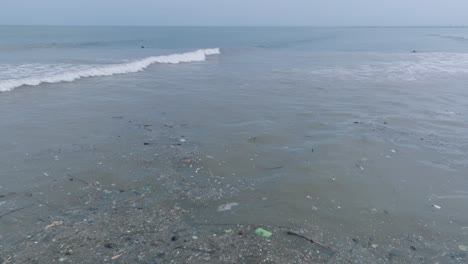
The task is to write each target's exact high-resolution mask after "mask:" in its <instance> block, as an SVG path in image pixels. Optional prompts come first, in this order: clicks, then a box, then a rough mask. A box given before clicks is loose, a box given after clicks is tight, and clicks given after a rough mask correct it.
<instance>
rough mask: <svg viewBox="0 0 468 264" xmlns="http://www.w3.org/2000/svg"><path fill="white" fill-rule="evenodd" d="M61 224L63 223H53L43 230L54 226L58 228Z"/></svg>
mask: <svg viewBox="0 0 468 264" xmlns="http://www.w3.org/2000/svg"><path fill="white" fill-rule="evenodd" d="M62 224H63V221H53V222H52V224H50V225H48V226H46V227H45V229H49V228H51V227H56V226H60V225H62Z"/></svg>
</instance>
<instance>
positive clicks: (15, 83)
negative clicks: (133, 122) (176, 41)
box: [0, 48, 221, 92]
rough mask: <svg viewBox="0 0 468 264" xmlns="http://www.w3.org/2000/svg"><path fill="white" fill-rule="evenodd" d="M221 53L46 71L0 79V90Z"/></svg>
mask: <svg viewBox="0 0 468 264" xmlns="http://www.w3.org/2000/svg"><path fill="white" fill-rule="evenodd" d="M218 54H221V50H220V49H219V48H215V49H203V50H197V51H192V52H187V53H181V54H171V55H165V56H154V57H148V58H145V59H142V60H137V61H133V62H129V63H121V64H112V65H105V66H94V67H89V68H83V67H77V69H76V70H69V71H66V72H60V73H46V74H44V75H40V76H33V77H24V78H19V79H5V80H0V92H8V91H12V90H14V89H15V88H18V87H20V86H35V85H39V84H41V83H59V82H71V81H74V80H78V79H81V78H87V77H96V76H111V75H115V74H124V73H134V72H139V71H142V70H144V69H145V68H147V67H148V66H150V65H151V64H154V63H165V64H178V63H184V62H197V61H205V60H206V57H207V56H210V55H218Z"/></svg>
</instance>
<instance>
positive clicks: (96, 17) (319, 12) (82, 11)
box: [0, 0, 468, 26]
mask: <svg viewBox="0 0 468 264" xmlns="http://www.w3.org/2000/svg"><path fill="white" fill-rule="evenodd" d="M0 24H21V25H24V24H52V25H55V24H60V25H63V24H65V25H70V24H71V25H316V26H324V25H325V26H336V25H342V26H356V25H358V26H359V25H362V26H385V25H394V26H404V25H421V26H427V25H468V0H164V1H163V0H0Z"/></svg>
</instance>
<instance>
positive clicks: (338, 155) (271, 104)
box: [0, 26, 468, 263]
mask: <svg viewBox="0 0 468 264" xmlns="http://www.w3.org/2000/svg"><path fill="white" fill-rule="evenodd" d="M467 84H468V29H467V28H462V27H459V28H458V27H445V28H442V27H441V28H438V27H420V28H416V27H414V28H405V27H389V28H386V27H327V28H314V27H278V28H276V27H59V26H50V27H48V26H0V123H1V125H2V129H1V130H0V149H1V150H2V151H1V152H0V194H3V193H4V194H5V195H6V194H8V193H15V194H16V196H14V197H13V198H11V199H8V200H5V201H4V202H3V203H2V200H0V212H1V213H4V212H8V211H9V210H11V209H12V208H16V207H22V206H25V205H29V204H30V203H29V202H28V201H29V200H28V199H29V198H28V197H29V196H28V194H31V196H34V197H36V196H37V197H39V198H40V199H41V200H47V201H48V202H50V203H53V204H54V206H53V207H54V208H55V209H57V208H59V209H60V210H65V209H67V210H71V209H70V208H77V207H79V206H80V203H79V202H78V201H79V199H78V198H77V197H75V196H74V195H75V191H76V190H75V189H73V187H70V188H68V189H67V188H65V189H66V191H64V190H63V189H60V188H55V189H54V188H52V187H51V186H55V185H54V184H55V182H56V181H59V182H60V181H62V180H64V179H65V180H67V177H69V175H75V176H76V175H78V176H76V177H81V178H83V179H85V178H86V181H88V182H89V181H93V179H99V181H100V182H101V183H103V184H109V186H111V184H117V185H121V186H126V187H128V188H130V187H129V186H132V184H135V182H138V181H144V182H147V181H150V182H151V181H152V177H154V175H161V174H164V170H166V171H167V170H169V168H168V164H171V168H170V170H171V171H172V172H173V173H175V174H177V175H186V176H187V177H188V181H189V182H191V181H193V182H197V183H200V184H202V183H203V182H205V181H209V182H210V184H211V183H213V182H215V183H216V186H219V189H222V191H219V190H217V189H218V188H216V190H217V194H216V195H214V196H213V197H211V196H210V197H211V198H210V199H207V200H203V199H202V200H203V201H204V203H203V205H196V204H194V203H193V200H195V198H193V199H181V201H180V203H179V206H185V207H186V208H192V209H195V210H194V212H193V215H192V217H193V218H194V219H198V220H200V221H201V220H202V221H205V222H215V223H220V224H252V225H274V226H284V225H288V224H291V223H294V224H295V225H301V224H303V225H305V224H313V225H315V226H318V227H320V229H321V230H324V231H323V232H324V233H323V234H322V235H321V238H322V239H324V240H329V241H334V242H333V243H334V244H335V245H340V243H341V244H345V243H348V242H347V241H351V239H352V238H356V237H357V238H359V240H361V241H362V240H365V241H366V243H367V242H368V241H369V242H368V243H369V245H372V246H371V248H373V249H375V250H379V251H380V252H382V254H383V255H385V254H387V253H388V252H389V251H390V250H391V249H394V248H400V247H404V249H402V250H408V249H409V245H410V244H411V243H413V242H414V243H416V242H415V241H418V243H419V244H420V245H421V246H420V247H426V248H425V249H427V250H426V251H424V250H423V251H422V252H419V251H418V252H419V253H418V254H421V255H423V257H425V258H426V260H427V259H428V258H430V257H433V256H437V257H440V258H442V262H444V261H443V260H444V259H443V257H442V255H443V253H447V252H449V253H447V254H452V255H453V254H465V253H453V252H457V250H459V246H460V245H466V244H468V242H466V235H467V234H468V203H467V201H468V136H467V135H468V107H467V106H468V86H467ZM167 149H171V151H172V149H177V150H179V151H181V152H184V153H186V154H187V153H196V156H197V160H198V163H197V165H194V166H193V167H192V166H190V167H185V166H182V165H180V164H179V165H180V166H178V165H177V164H178V163H177V162H174V158H171V156H170V155H171V154H169V153H168V152H167ZM194 155H195V154H194ZM163 156H164V157H163ZM145 162H147V163H145ZM148 164H153V165H154V166H153V165H151V166H149V165H148ZM174 164H175V165H174ZM161 171H163V172H161ZM199 171H200V172H203V171H204V172H205V173H204V174H203V173H202V174H203V176H200V175H202V174H199ZM67 175H68V176H67ZM197 175H198V176H197ZM190 177H192V178H190ZM194 177H195V178H194ZM197 177H201V178H197ZM203 184H205V183H203ZM206 184H207V183H206ZM108 188H111V187H108ZM122 188H123V187H122ZM163 189H164V188H163ZM207 192H210V189H208V190H207ZM76 195H78V194H76ZM0 199H2V198H0ZM227 203H235V204H237V206H234V207H233V208H232V209H231V210H229V211H227V212H218V211H217V210H216V208H218V206H219V205H220V204H227ZM52 211H53V210H52ZM23 213H24V215H23V216H22V217H23V221H24V222H25V223H29V224H26V225H23V226H22V227H21V230H22V232H23V233H24V234H28V232H30V231H31V230H32V229H33V228H32V227H31V226H34V225H35V224H34V223H35V222H36V221H37V220H36V219H34V217H32V215H34V214H32V213H29V214H28V213H27V212H23ZM0 215H1V214H0ZM9 217H14V214H10V215H9ZM25 219H26V220H25ZM12 221H13V220H11V219H10V220H6V217H3V218H0V228H2V229H3V228H4V230H7V229H8V228H10V227H12V226H15V224H14V222H12ZM2 226H3V227H2ZM19 237H21V235H19V234H18V232H16V231H15V232H11V233H8V232H5V233H4V234H3V239H2V241H3V242H2V243H3V245H4V246H5V247H6V246H8V245H11V244H14V243H15V242H16V241H18V239H19ZM402 241H406V242H402ZM350 243H352V242H350ZM403 244H404V246H402V245H403ZM418 249H419V247H418ZM409 251H411V250H409ZM404 252H406V251H404ZM450 252H452V253H450ZM405 254H406V253H405ZM405 254H403V255H405ZM408 254H409V253H408ZM444 256H445V255H444ZM456 257H458V258H464V257H466V256H464V255H463V256H461V257H460V255H457V256H456ZM452 260H453V259H452ZM452 260H451V261H452ZM444 263H449V262H444ZM454 263H455V262H454ZM457 263H458V262H457Z"/></svg>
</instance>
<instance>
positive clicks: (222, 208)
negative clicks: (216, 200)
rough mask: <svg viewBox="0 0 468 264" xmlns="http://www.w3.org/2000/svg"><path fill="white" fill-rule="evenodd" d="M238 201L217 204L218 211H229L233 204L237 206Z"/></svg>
mask: <svg viewBox="0 0 468 264" xmlns="http://www.w3.org/2000/svg"><path fill="white" fill-rule="evenodd" d="M238 205H239V204H238V203H228V204H223V205H220V206H218V212H224V211H229V210H231V209H232V207H234V206H238Z"/></svg>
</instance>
